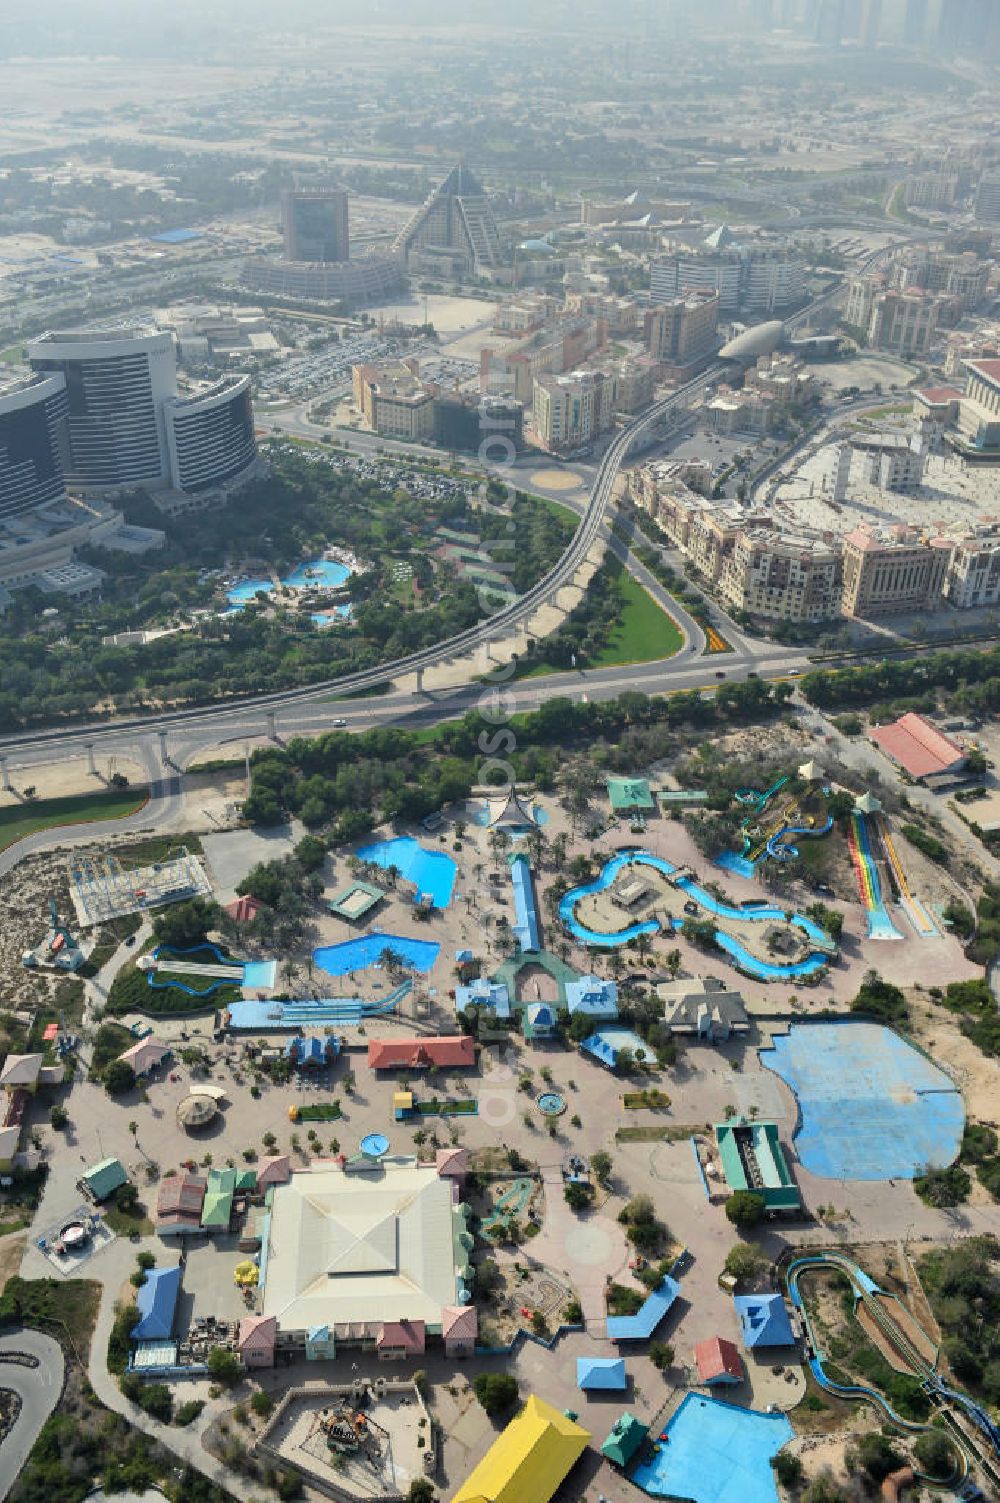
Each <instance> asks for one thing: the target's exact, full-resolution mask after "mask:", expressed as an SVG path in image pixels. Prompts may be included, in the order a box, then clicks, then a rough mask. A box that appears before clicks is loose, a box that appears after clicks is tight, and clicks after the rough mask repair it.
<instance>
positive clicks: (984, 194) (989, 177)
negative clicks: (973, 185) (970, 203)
mask: <svg viewBox="0 0 1000 1503" xmlns="http://www.w3.org/2000/svg"><path fill="white" fill-rule="evenodd" d="M976 218H977V219H978V220H980V222H982V223H984V224H1000V172H984V173H983V175H982V177H981V178H980V179H979V186H978V187H977V189H976Z"/></svg>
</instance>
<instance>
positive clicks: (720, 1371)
mask: <svg viewBox="0 0 1000 1503" xmlns="http://www.w3.org/2000/svg"><path fill="white" fill-rule="evenodd" d="M694 1360H695V1362H696V1363H697V1364H698V1382H699V1383H707V1384H710V1385H714V1384H716V1383H742V1382H743V1363H742V1361H741V1360H740V1354H739V1352H738V1351H737V1350H736V1347H735V1345H734V1344H733V1342H731V1341H726V1340H724V1339H723V1337H721V1336H711V1337H709V1339H708V1341H699V1343H698V1345H697V1346H696V1347H695V1349H694Z"/></svg>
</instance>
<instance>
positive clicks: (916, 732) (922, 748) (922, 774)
mask: <svg viewBox="0 0 1000 1503" xmlns="http://www.w3.org/2000/svg"><path fill="white" fill-rule="evenodd" d="M869 734H870V735H871V739H872V740H873V741H874V742H875V744H876V746H879V747H881V749H882V751H884V752H885V754H886V756H887V757H891V758H892V760H893V761H894V762H897V763H898V764H899V766H900V767H901V768H902V769H903V771H904V772H908V773H909V775H910V777H911V778H916V779H918V780H919V779H921V778H931V777H940V776H941V774H942V773H946V772H958V771H959V770H960V769H961V768H962V767H963V766H964V765H965V752H964V751H963V750H962V748H961V747H960V746H959V744H958V742H957V741H952V740H951V738H950V737H949V736H944V735H942V734H941V732H940V731H939V730H937V729H936V728H935V727H934V726H933V725H931V723H930V721H929V720H925V719H924V717H923V716H922V715H916V714H914V713H913V711H910V712H909V713H908V714H906V715H901V716H900V717H899V719H898V720H894V721H893V722H892V724H891V725H880V726H876V727H875V729H874V730H872V731H871V732H870V733H869Z"/></svg>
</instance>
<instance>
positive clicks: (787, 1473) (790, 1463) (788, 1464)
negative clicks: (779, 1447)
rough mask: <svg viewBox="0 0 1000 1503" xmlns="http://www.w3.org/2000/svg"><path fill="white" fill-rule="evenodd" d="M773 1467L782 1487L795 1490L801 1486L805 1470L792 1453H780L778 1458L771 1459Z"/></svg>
mask: <svg viewBox="0 0 1000 1503" xmlns="http://www.w3.org/2000/svg"><path fill="white" fill-rule="evenodd" d="M771 1465H772V1467H773V1468H774V1475H775V1476H776V1477H777V1479H778V1481H779V1482H780V1483H781V1485H782V1487H787V1488H789V1489H793V1488H796V1487H799V1486H800V1485H801V1482H802V1478H803V1475H804V1468H803V1466H802V1462H801V1461H800V1460H799V1458H798V1457H797V1456H793V1455H792V1453H791V1451H779V1452H778V1454H777V1456H772V1457H771Z"/></svg>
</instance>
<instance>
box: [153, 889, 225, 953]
mask: <svg viewBox="0 0 1000 1503" xmlns="http://www.w3.org/2000/svg"><path fill="white" fill-rule="evenodd" d="M218 922H219V907H218V904H217V903H213V902H212V901H211V900H210V899H209V898H191V899H190V900H189V901H188V902H186V903H173V904H172V905H171V906H170V907H169V908H164V909H163V910H162V912H160V913H158V914H157V915H156V917H155V918H154V920H153V933H154V934H155V936H156V938H157V941H158V942H159V943H160V944H161V945H166V946H167V947H168V948H169V949H171V950H191V949H194V947H195V946H196V945H201V944H204V942H205V936H206V935H207V933H208V931H209V929H214V928H215V927H216V925H217V924H218Z"/></svg>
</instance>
